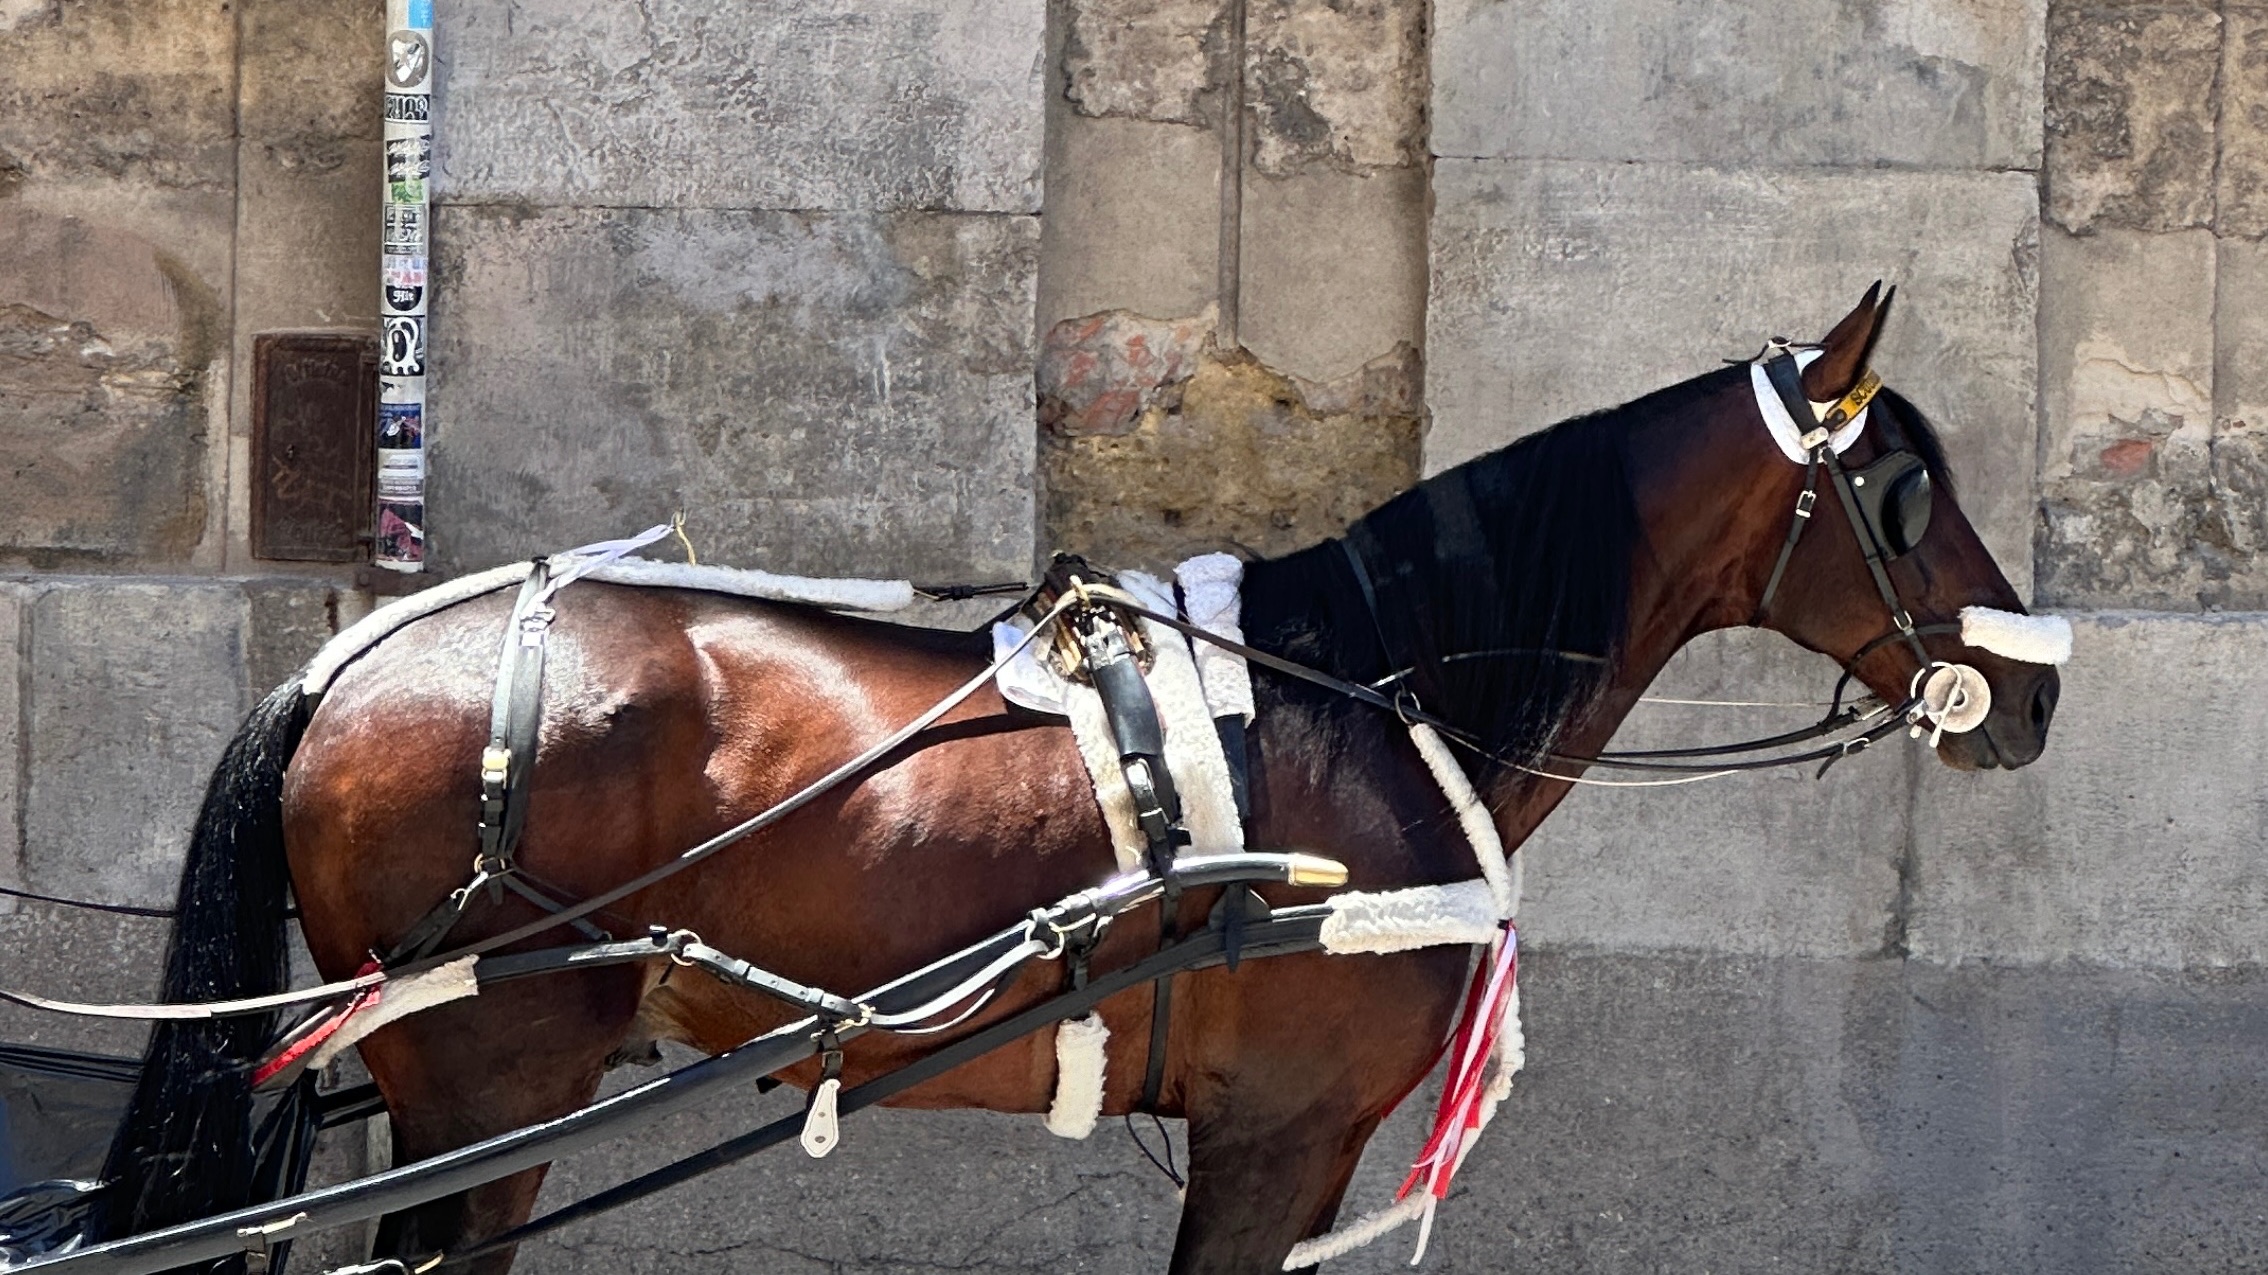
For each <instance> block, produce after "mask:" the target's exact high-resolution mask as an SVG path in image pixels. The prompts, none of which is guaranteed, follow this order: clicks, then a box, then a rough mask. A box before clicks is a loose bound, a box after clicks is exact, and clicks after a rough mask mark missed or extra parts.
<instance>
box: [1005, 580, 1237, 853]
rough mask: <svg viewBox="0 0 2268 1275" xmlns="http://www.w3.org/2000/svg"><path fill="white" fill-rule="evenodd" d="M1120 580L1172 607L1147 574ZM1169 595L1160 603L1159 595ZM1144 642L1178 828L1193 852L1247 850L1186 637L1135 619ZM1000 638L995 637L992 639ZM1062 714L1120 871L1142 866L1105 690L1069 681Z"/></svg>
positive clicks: (1153, 602)
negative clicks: (1068, 723)
mask: <svg viewBox="0 0 2268 1275" xmlns="http://www.w3.org/2000/svg"><path fill="white" fill-rule="evenodd" d="M1119 583H1120V585H1121V586H1123V587H1124V588H1125V589H1126V591H1127V592H1128V593H1131V594H1133V595H1134V596H1135V597H1137V598H1140V599H1142V601H1143V605H1145V606H1148V607H1150V608H1151V609H1152V610H1156V611H1159V612H1161V613H1170V611H1171V609H1172V606H1173V603H1172V600H1171V599H1172V594H1171V591H1170V590H1166V589H1165V588H1164V586H1163V585H1161V584H1159V582H1158V581H1157V579H1156V578H1155V577H1152V576H1145V575H1142V574H1141V573H1139V572H1132V571H1130V572H1127V573H1126V574H1125V575H1124V576H1121V577H1120V579H1119ZM1160 592H1164V593H1165V594H1166V601H1165V604H1164V605H1163V606H1160V605H1158V604H1157V595H1158V594H1159V593H1160ZM1139 623H1140V624H1141V626H1142V637H1143V640H1144V641H1146V642H1147V643H1148V644H1149V647H1150V650H1151V651H1152V652H1153V654H1154V658H1153V659H1152V660H1151V662H1150V671H1149V675H1148V677H1147V678H1146V679H1145V680H1146V681H1147V682H1148V683H1149V687H1150V699H1151V701H1152V702H1154V703H1155V704H1156V705H1157V708H1158V724H1159V726H1160V727H1161V728H1162V730H1163V731H1164V734H1165V748H1166V771H1167V773H1168V774H1170V775H1172V777H1173V786H1174V791H1175V792H1176V793H1178V794H1179V795H1180V797H1181V821H1182V826H1183V827H1184V828H1186V829H1188V831H1189V849H1190V850H1191V851H1192V852H1193V853H1197V854H1209V853H1225V852H1229V851H1235V850H1242V849H1244V824H1243V821H1242V820H1240V819H1238V818H1237V815H1236V798H1235V797H1234V796H1233V795H1232V794H1231V792H1230V790H1229V771H1228V758H1227V756H1226V755H1225V754H1223V753H1222V752H1221V737H1220V733H1219V731H1218V730H1216V729H1215V728H1214V726H1213V716H1212V713H1211V711H1210V710H1209V709H1208V707H1207V706H1206V703H1205V691H1204V688H1203V687H1202V686H1201V685H1200V684H1199V683H1198V681H1197V665H1196V662H1195V661H1194V660H1193V659H1192V658H1191V657H1190V654H1189V643H1188V640H1187V639H1185V638H1183V637H1182V636H1181V635H1180V634H1179V633H1176V632H1174V631H1173V630H1172V629H1169V628H1167V627H1165V626H1164V625H1162V624H1157V623H1155V622H1153V621H1150V620H1142V621H1140V622H1139ZM996 640H997V639H996ZM1063 708H1064V715H1065V716H1067V717H1069V718H1070V719H1071V735H1072V738H1073V739H1075V740H1077V741H1078V744H1079V756H1080V758H1081V759H1082V760H1084V761H1085V762H1086V763H1087V776H1088V778H1090V779H1092V780H1093V781H1094V785H1095V804H1097V805H1099V806H1101V807H1102V812H1103V822H1104V823H1105V824H1106V825H1108V827H1109V828H1110V844H1111V850H1112V852H1113V853H1114V854H1116V856H1117V858H1118V866H1119V867H1120V868H1122V869H1126V868H1136V867H1140V866H1141V864H1142V856H1143V852H1144V851H1145V849H1146V848H1147V843H1146V842H1145V841H1144V840H1143V839H1142V829H1141V827H1140V826H1139V825H1138V824H1136V823H1135V821H1134V794H1133V793H1131V792H1129V791H1127V788H1126V774H1125V772H1124V771H1122V770H1120V769H1119V765H1118V741H1117V740H1116V739H1115V738H1114V737H1113V736H1112V735H1111V733H1110V719H1109V717H1108V716H1106V715H1105V714H1104V712H1103V706H1102V696H1100V695H1098V694H1096V693H1095V689H1094V688H1093V687H1091V686H1088V685H1085V684H1084V683H1079V682H1066V683H1064V688H1063Z"/></svg>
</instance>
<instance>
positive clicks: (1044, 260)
mask: <svg viewBox="0 0 2268 1275" xmlns="http://www.w3.org/2000/svg"><path fill="white" fill-rule="evenodd" d="M1425 22H1426V10H1425V6H1424V5H1423V4H1420V3H1415V2H1414V0H1366V2H1364V3H1357V4H1345V5H1330V6H1324V5H1314V4H1299V3H1283V2H1278V0H1266V2H1262V3H1247V2H1246V0H1173V2H1172V3H1166V4H1128V3H1123V2H1122V0H1068V3H1067V4H1066V5H1065V7H1064V8H1063V9H1062V10H1061V11H1060V13H1059V15H1058V21H1057V27H1058V40H1059V42H1060V47H1059V48H1058V49H1057V50H1056V53H1055V59H1054V65H1053V67H1052V68H1051V83H1052V85H1053V86H1054V87H1055V88H1056V89H1057V90H1058V91H1057V92H1053V93H1051V94H1050V95H1049V107H1048V109H1049V112H1050V113H1049V117H1048V130H1049V134H1048V136H1049V140H1048V191H1049V202H1048V215H1047V218H1046V225H1045V230H1044V232H1043V235H1042V253H1041V271H1040V298H1039V311H1040V322H1041V325H1042V327H1043V329H1044V331H1045V337H1044V339H1043V343H1042V353H1041V359H1040V364H1039V396H1040V444H1039V445H1040V470H1041V480H1042V485H1043V488H1044V491H1045V498H1044V503H1043V506H1042V511H1041V532H1040V535H1041V539H1042V541H1043V542H1044V543H1045V545H1046V546H1047V547H1049V548H1059V549H1069V550H1075V551H1079V552H1087V553H1093V554H1096V555H1098V556H1100V557H1104V558H1108V559H1111V560H1114V561H1122V562H1145V563H1153V564H1155V563H1167V562H1171V561H1173V560H1175V559H1176V558H1178V557H1181V556H1185V555H1187V554H1189V553H1193V552H1198V551H1202V550H1207V549H1241V550H1245V551H1249V552H1258V553H1280V552H1283V551H1286V550H1289V549H1294V548H1299V547H1301V546H1304V545H1308V544H1312V543H1314V542H1315V541H1318V540H1321V539H1323V538H1325V537H1327V536H1330V535H1334V534H1336V533H1337V532H1338V531H1339V530H1340V529H1341V528H1343V527H1344V526H1345V525H1346V523H1347V522H1348V521H1350V520H1351V519H1353V518H1355V517H1357V516H1359V515H1361V514H1362V513H1363V512H1365V511H1366V510H1368V509H1370V508H1371V507H1373V506H1375V505H1377V504H1378V503H1380V502H1381V501H1382V500H1383V499H1384V498H1385V497H1387V496H1389V495H1391V494H1393V493H1394V492H1396V491H1399V490H1401V489H1402V488H1404V487H1406V486H1408V485H1409V484H1410V483H1411V482H1412V481H1414V480H1415V478H1416V476H1417V468H1418V459H1419V446H1420V444H1419V438H1420V434H1421V432H1422V427H1423V413H1422V409H1421V408H1420V406H1419V401H1418V400H1419V383H1420V381H1421V379H1422V376H1423V362H1422V360H1421V358H1420V356H1419V354H1418V350H1419V348H1420V347H1421V346H1422V344H1423V341H1424V327H1425V324H1424V308H1425V290H1424V274H1423V269H1424V266H1423V263H1424V253H1425V196H1426V163H1425V158H1426V157H1425V114H1426V113H1425V91H1426V28H1425Z"/></svg>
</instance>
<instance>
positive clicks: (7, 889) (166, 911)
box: [0, 885, 173, 920]
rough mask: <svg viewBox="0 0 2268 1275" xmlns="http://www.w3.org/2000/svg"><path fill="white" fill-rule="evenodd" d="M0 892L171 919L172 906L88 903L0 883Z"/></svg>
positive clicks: (89, 908) (70, 905)
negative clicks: (149, 906)
mask: <svg viewBox="0 0 2268 1275" xmlns="http://www.w3.org/2000/svg"><path fill="white" fill-rule="evenodd" d="M0 894H5V895H7V896H8V897H10V898H14V899H30V900H32V901H33V902H35V903H53V904H55V905H56V906H58V907H66V908H80V909H82V910H84V911H88V912H115V913H117V914H118V915H120V916H151V917H157V918H159V919H160V920H171V919H173V909H172V908H137V907H133V906H131V905H128V904H124V903H90V902H88V901H87V900H85V899H62V898H57V897H56V896H54V895H52V894H38V893H34V892H33V891H30V890H18V889H16V888H14V887H12V886H5V885H0Z"/></svg>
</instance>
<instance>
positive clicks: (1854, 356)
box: [1803, 279, 1898, 403]
mask: <svg viewBox="0 0 2268 1275" xmlns="http://www.w3.org/2000/svg"><path fill="white" fill-rule="evenodd" d="M1897 295H1898V290H1897V289H1896V288H1892V289H1890V291H1889V293H1888V294H1887V295H1885V294H1884V293H1883V291H1882V281H1881V280H1880V279H1877V280H1875V281H1874V286H1873V287H1871V288H1868V289H1867V290H1866V295H1865V296H1863V297H1860V298H1859V303H1858V308H1857V309H1854V310H1852V311H1851V312H1850V313H1849V314H1847V315H1844V316H1843V321H1842V322H1841V323H1838V324H1836V325H1835V330H1834V331H1832V332H1830V333H1828V334H1827V339H1826V340H1825V341H1822V342H1821V343H1820V344H1821V345H1823V346H1825V347H1826V352H1825V353H1824V354H1821V355H1820V356H1819V358H1818V359H1816V360H1814V361H1813V362H1812V364H1811V366H1810V367H1807V368H1805V369H1804V370H1803V392H1804V395H1805V396H1806V397H1808V398H1809V399H1811V401H1813V402H1815V403H1832V402H1834V401H1835V400H1836V399H1839V398H1841V397H1842V396H1844V395H1845V394H1848V393H1850V392H1851V387H1852V386H1854V385H1856V384H1858V379H1859V375H1860V374H1861V373H1863V372H1865V371H1866V360H1867V356H1868V355H1869V354H1871V353H1873V351H1874V342H1875V340H1876V338H1878V337H1880V336H1881V335H1882V323H1883V320H1885V319H1887V318H1889V317H1890V302H1891V301H1893V300H1894V299H1896V297H1897Z"/></svg>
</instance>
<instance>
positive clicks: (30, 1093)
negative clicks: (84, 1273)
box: [0, 1045, 140, 1265]
mask: <svg viewBox="0 0 2268 1275" xmlns="http://www.w3.org/2000/svg"><path fill="white" fill-rule="evenodd" d="M139 1067H140V1064H139V1063H138V1062H137V1061H136V1060H134V1059H131V1058H111V1057H106V1056H104V1055H101V1054H80V1053H72V1052H70V1051H68V1050H60V1049H41V1048H38V1047H35V1046H30V1045H0V1265H6V1264H12V1263H14V1262H18V1261H22V1260H24V1259H25V1258H28V1257H31V1256H33V1255H34V1254H39V1253H53V1252H56V1251H59V1250H62V1249H68V1248H71V1247H73V1246H74V1245H75V1244H76V1242H77V1240H78V1238H79V1231H80V1229H81V1227H82V1226H83V1225H84V1224H85V1221H86V1216H87V1210H88V1208H89V1207H90V1206H91V1205H92V1204H93V1202H94V1192H95V1187H96V1182H95V1179H96V1177H97V1175H99V1174H100V1173H101V1172H102V1161H103V1156H104V1155H105V1153H107V1152H108V1151H109V1149H110V1138H111V1135H112V1134H113V1133H115V1132H117V1130H118V1122H119V1121H120V1120H121V1119H124V1118H125V1115H126V1104H127V1102H128V1100H130V1099H131V1098H132V1097H133V1096H134V1077H135V1073H136V1071H137V1070H138V1069H139Z"/></svg>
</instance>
